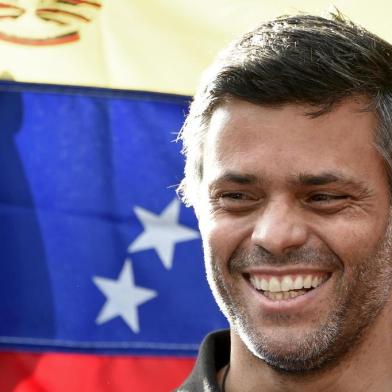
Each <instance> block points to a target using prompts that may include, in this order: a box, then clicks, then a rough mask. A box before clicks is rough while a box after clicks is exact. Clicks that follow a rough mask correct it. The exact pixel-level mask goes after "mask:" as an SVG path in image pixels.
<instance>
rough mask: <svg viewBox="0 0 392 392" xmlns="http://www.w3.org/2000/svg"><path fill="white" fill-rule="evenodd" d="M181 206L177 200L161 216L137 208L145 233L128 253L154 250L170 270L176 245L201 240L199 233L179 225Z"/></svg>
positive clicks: (135, 241)
mask: <svg viewBox="0 0 392 392" xmlns="http://www.w3.org/2000/svg"><path fill="white" fill-rule="evenodd" d="M180 206H181V204H180V201H179V200H178V199H177V198H175V199H174V200H173V201H172V202H171V203H170V204H169V205H168V206H167V207H166V208H165V209H164V210H163V211H162V213H161V214H160V215H155V214H153V213H152V212H150V211H147V210H145V209H144V208H141V207H135V209H134V211H135V214H136V215H137V217H138V218H139V220H140V222H141V223H142V225H143V227H144V231H143V233H141V234H140V235H139V236H138V237H137V238H136V239H135V240H134V241H133V242H132V243H131V245H129V247H128V252H137V251H140V250H146V249H151V248H154V249H155V251H156V252H157V253H158V255H159V257H160V258H161V260H162V263H163V265H164V267H165V268H166V269H170V268H171V267H172V265H173V254H174V246H175V243H176V242H183V241H189V240H194V239H196V238H199V232H198V231H196V230H193V229H191V228H189V227H186V226H184V225H181V224H179V223H178V218H179V215H180Z"/></svg>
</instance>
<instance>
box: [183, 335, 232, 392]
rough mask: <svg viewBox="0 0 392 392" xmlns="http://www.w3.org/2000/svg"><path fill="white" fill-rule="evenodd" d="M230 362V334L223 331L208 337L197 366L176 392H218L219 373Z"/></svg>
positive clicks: (202, 344)
mask: <svg viewBox="0 0 392 392" xmlns="http://www.w3.org/2000/svg"><path fill="white" fill-rule="evenodd" d="M229 361H230V332H229V330H222V331H216V332H213V333H210V334H209V335H207V336H206V337H205V338H204V340H203V342H202V343H201V345H200V349H199V354H198V356H197V360H196V363H195V366H194V368H193V370H192V372H191V374H190V375H189V377H188V378H187V379H186V381H185V382H184V384H182V385H181V386H180V387H179V388H178V389H177V390H176V391H177V392H196V391H197V392H201V391H208V392H218V391H219V384H218V380H217V377H216V374H217V371H218V370H219V369H221V368H222V367H223V366H225V365H226V364H228V363H229Z"/></svg>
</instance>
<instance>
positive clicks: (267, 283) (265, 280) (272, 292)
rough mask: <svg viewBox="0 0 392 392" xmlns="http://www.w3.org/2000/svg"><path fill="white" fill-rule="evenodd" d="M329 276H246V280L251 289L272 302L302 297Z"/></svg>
mask: <svg viewBox="0 0 392 392" xmlns="http://www.w3.org/2000/svg"><path fill="white" fill-rule="evenodd" d="M330 276H331V273H328V272H314V273H306V274H298V273H297V274H287V275H279V276H276V275H274V276H272V275H266V274H254V273H250V274H247V278H248V280H249V282H250V284H251V285H252V286H253V288H255V289H256V290H257V291H258V292H260V293H261V294H263V295H264V296H266V297H267V298H269V299H270V300H272V301H282V300H289V299H292V298H296V297H299V296H301V295H304V294H306V293H307V292H308V291H310V290H314V289H315V288H317V287H319V286H321V285H322V284H323V283H324V282H326V281H327V280H328V279H329V277H330Z"/></svg>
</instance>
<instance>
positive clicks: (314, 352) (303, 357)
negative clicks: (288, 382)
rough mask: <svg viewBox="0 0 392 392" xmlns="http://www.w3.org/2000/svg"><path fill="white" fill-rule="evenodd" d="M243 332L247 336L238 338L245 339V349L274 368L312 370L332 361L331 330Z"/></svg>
mask: <svg viewBox="0 0 392 392" xmlns="http://www.w3.org/2000/svg"><path fill="white" fill-rule="evenodd" d="M318 332H320V331H318ZM328 332H329V333H328ZM333 332H335V331H333ZM246 335H247V338H246V339H245V340H244V339H242V340H243V341H245V344H246V346H247V348H248V350H249V351H250V352H252V353H253V355H255V356H256V357H257V358H260V359H262V360H263V361H264V362H265V363H266V364H268V365H269V366H270V367H271V368H273V369H275V370H277V371H281V372H288V373H304V372H314V371H317V370H320V369H321V368H323V367H325V366H326V365H328V363H330V362H331V361H332V360H333V358H332V357H331V355H330V354H332V353H333V351H334V350H333V349H331V346H333V344H334V342H335V338H336V336H334V334H333V333H332V331H331V330H330V331H327V332H326V333H325V331H324V332H322V333H317V332H314V331H313V332H309V333H304V331H301V332H299V333H298V334H296V333H293V331H291V333H287V334H276V333H274V334H271V335H268V333H267V334H263V335H262V336H255V335H253V336H252V334H248V333H247V334H246Z"/></svg>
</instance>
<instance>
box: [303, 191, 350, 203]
mask: <svg viewBox="0 0 392 392" xmlns="http://www.w3.org/2000/svg"><path fill="white" fill-rule="evenodd" d="M345 199H347V196H346V195H333V194H329V193H317V194H315V195H312V196H311V197H310V202H316V203H332V202H336V201H339V200H345Z"/></svg>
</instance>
